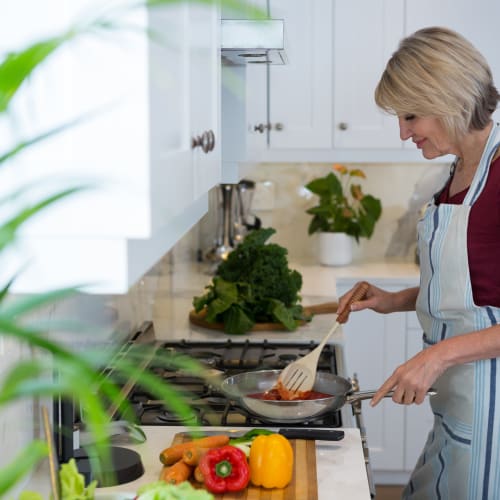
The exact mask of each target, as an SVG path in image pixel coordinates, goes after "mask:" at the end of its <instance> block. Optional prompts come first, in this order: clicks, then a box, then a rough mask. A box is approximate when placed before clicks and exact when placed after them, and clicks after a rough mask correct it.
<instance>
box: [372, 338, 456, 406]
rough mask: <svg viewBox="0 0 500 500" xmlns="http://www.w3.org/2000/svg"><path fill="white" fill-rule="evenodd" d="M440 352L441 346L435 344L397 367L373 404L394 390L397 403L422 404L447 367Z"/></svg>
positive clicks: (393, 397)
mask: <svg viewBox="0 0 500 500" xmlns="http://www.w3.org/2000/svg"><path fill="white" fill-rule="evenodd" d="M440 353H441V346H440V345H439V344H436V345H433V346H431V347H428V348H427V349H424V350H423V351H420V352H419V353H418V354H417V355H415V356H413V358H411V359H409V360H408V361H407V362H406V363H403V364H402V365H400V366H399V367H398V368H396V370H395V371H394V373H393V374H392V375H391V376H390V377H389V378H388V379H387V380H386V381H385V382H384V383H383V384H382V386H381V387H380V389H379V390H378V391H377V392H376V394H375V395H374V396H373V398H372V400H371V402H370V404H371V406H375V405H376V404H378V403H379V402H380V400H381V399H382V398H383V397H384V396H385V395H386V394H387V393H388V392H389V391H392V390H394V394H393V396H392V400H393V401H394V402H395V403H399V404H404V405H409V404H413V403H416V404H421V403H422V402H423V401H424V399H425V396H426V394H427V391H428V390H429V388H430V387H431V386H432V384H433V383H434V382H435V381H436V379H437V378H438V377H439V376H440V375H441V374H442V373H443V372H444V371H445V369H446V368H447V364H446V363H445V362H444V359H443V357H442V356H441V354H440Z"/></svg>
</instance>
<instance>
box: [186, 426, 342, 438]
mask: <svg viewBox="0 0 500 500" xmlns="http://www.w3.org/2000/svg"><path fill="white" fill-rule="evenodd" d="M260 428H261V427H259V429H260ZM250 430H252V428H248V429H246V430H241V429H227V430H226V429H224V430H222V429H220V430H217V431H205V430H203V431H198V432H199V434H202V435H204V436H217V435H220V434H229V437H230V438H238V437H242V436H243V435H244V434H246V433H247V432H248V431H250ZM266 430H268V431H271V432H276V433H277V434H281V435H282V436H284V437H286V438H287V439H306V440H307V439H314V440H317V441H340V440H342V439H344V431H342V430H340V429H304V428H303V427H302V428H300V427H297V428H294V427H284V428H281V429H266ZM179 434H180V435H181V436H183V437H192V434H190V433H189V432H181V433H179Z"/></svg>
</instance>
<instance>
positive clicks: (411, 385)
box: [370, 325, 500, 406]
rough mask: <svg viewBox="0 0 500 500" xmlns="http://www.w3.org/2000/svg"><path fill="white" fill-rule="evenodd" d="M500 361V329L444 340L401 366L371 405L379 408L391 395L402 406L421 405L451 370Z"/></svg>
mask: <svg viewBox="0 0 500 500" xmlns="http://www.w3.org/2000/svg"><path fill="white" fill-rule="evenodd" d="M496 357H500V325H495V326H491V327H489V328H485V329H484V330H479V331H477V332H471V333H465V334H463V335H457V336H455V337H452V338H449V339H446V340H442V341H441V342H438V343H437V344H434V345H433V346H430V347H427V348H426V349H424V350H423V351H421V352H419V353H418V354H416V355H415V356H413V358H410V359H409V360H408V361H406V363H403V364H402V365H400V366H399V367H398V368H396V370H395V371H394V373H393V374H392V375H391V376H390V377H389V378H388V379H387V380H386V381H385V382H384V384H383V385H382V386H381V387H380V389H379V390H378V391H377V393H376V394H375V396H373V399H372V401H371V403H370V404H371V405H372V406H375V405H376V404H377V403H378V402H379V401H380V400H381V399H382V398H383V397H384V395H385V394H387V392H389V391H391V390H394V395H393V397H392V400H393V401H394V402H396V403H401V404H411V403H417V404H420V403H422V401H423V400H424V398H425V395H426V393H427V390H428V389H429V388H430V387H431V386H432V384H433V383H434V382H435V381H436V379H437V378H438V377H439V376H440V375H441V374H442V373H443V372H444V371H445V370H446V369H448V368H450V367H451V366H455V365H458V364H463V363H470V362H472V361H478V360H481V359H490V358H496Z"/></svg>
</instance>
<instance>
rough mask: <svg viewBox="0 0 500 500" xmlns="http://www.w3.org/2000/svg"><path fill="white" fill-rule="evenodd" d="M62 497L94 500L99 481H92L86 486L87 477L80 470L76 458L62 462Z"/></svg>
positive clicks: (60, 480) (60, 477)
mask: <svg viewBox="0 0 500 500" xmlns="http://www.w3.org/2000/svg"><path fill="white" fill-rule="evenodd" d="M59 482H60V484H61V498H63V499H64V500H66V499H71V500H93V498H94V493H95V488H96V486H97V481H92V482H91V483H90V484H89V485H88V486H87V487H85V478H84V477H83V475H82V474H80V473H79V472H78V469H77V467H76V462H75V459H74V458H71V459H70V461H69V462H68V463H67V464H62V465H61V468H60V470H59Z"/></svg>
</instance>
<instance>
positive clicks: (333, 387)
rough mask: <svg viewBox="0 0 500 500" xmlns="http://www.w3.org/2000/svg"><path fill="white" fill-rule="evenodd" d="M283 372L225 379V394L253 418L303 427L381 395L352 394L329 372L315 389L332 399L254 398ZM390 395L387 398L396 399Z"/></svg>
mask: <svg viewBox="0 0 500 500" xmlns="http://www.w3.org/2000/svg"><path fill="white" fill-rule="evenodd" d="M280 373H281V371H280V370H259V371H253V372H245V373H239V374H237V375H233V376H231V377H227V378H225V379H224V380H223V381H222V383H221V386H220V387H221V390H222V391H223V393H224V394H225V395H226V396H227V397H228V398H229V399H231V400H232V401H235V402H237V403H239V404H240V405H241V406H243V407H244V408H245V409H246V410H248V411H249V412H250V413H252V414H253V415H255V416H257V417H259V418H262V419H265V420H266V421H269V422H276V423H281V424H284V423H285V424H286V423H301V422H302V423H303V422H307V421H309V420H312V419H314V418H316V417H318V416H320V415H322V414H323V413H326V412H328V411H336V410H339V409H340V408H342V407H343V406H344V405H345V404H352V403H355V402H356V401H361V400H363V399H370V398H372V397H373V396H374V395H375V393H376V392H377V391H358V392H354V391H353V390H352V385H351V382H350V380H347V379H345V378H343V377H340V376H338V375H333V374H332V373H327V372H317V373H316V380H315V383H314V386H313V390H314V391H318V392H323V393H326V394H331V396H330V397H326V398H321V399H307V400H292V401H274V400H264V399H258V398H255V397H251V395H252V394H259V393H263V392H266V391H268V390H270V389H272V388H273V387H274V386H275V385H276V382H277V381H278V377H279V375H280ZM434 394H436V391H435V390H434V389H429V391H427V395H429V396H433V395H434ZM392 395H393V392H392V391H391V392H389V393H387V394H386V396H385V397H392Z"/></svg>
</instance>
